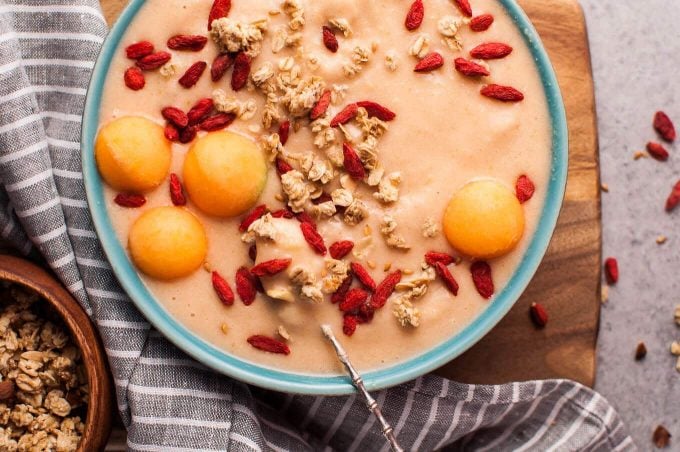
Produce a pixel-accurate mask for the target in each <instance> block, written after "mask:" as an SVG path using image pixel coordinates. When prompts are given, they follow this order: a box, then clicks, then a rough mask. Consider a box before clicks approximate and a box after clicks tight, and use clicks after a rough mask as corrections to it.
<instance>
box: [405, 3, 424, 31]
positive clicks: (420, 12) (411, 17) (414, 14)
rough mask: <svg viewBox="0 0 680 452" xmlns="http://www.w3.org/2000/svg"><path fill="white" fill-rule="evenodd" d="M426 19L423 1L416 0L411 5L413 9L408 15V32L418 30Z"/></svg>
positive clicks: (406, 22) (406, 24)
mask: <svg viewBox="0 0 680 452" xmlns="http://www.w3.org/2000/svg"><path fill="white" fill-rule="evenodd" d="M424 17H425V5H423V0H416V1H415V2H413V3H412V4H411V7H410V8H409V10H408V13H407V14H406V21H405V22H404V25H405V26H406V29H407V30H408V31H413V30H417V29H418V28H419V27H420V25H421V24H422V23H423V18H424Z"/></svg>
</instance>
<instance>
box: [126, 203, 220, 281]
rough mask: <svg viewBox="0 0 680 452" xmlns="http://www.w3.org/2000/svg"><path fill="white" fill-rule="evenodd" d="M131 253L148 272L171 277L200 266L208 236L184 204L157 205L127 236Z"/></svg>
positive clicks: (133, 259)
mask: <svg viewBox="0 0 680 452" xmlns="http://www.w3.org/2000/svg"><path fill="white" fill-rule="evenodd" d="M128 248H129V250H130V256H131V257H132V261H133V262H134V263H135V265H136V266H137V268H139V269H140V270H141V271H142V272H144V273H146V274H147V275H149V276H151V277H153V278H157V279H162V280H171V279H177V278H181V277H184V276H188V275H190V274H191V273H193V272H194V271H195V270H196V269H198V268H199V267H200V266H201V265H202V264H203V262H205V257H206V254H207V252H208V238H207V236H206V234H205V229H203V225H202V224H201V222H200V221H198V219H197V218H196V217H195V216H194V215H193V214H191V213H190V212H189V211H188V210H186V209H184V208H182V207H156V208H155V209H150V210H148V211H146V212H145V213H144V214H142V216H140V217H139V218H138V219H137V221H135V223H134V224H133V225H132V228H131V229H130V235H129V236H128Z"/></svg>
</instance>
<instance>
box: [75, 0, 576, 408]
mask: <svg viewBox="0 0 680 452" xmlns="http://www.w3.org/2000/svg"><path fill="white" fill-rule="evenodd" d="M499 1H500V3H501V4H502V5H503V6H504V7H505V9H506V10H507V12H508V13H509V15H510V17H512V20H513V21H514V22H515V24H516V26H517V27H518V28H519V30H521V32H522V34H523V36H524V39H525V41H526V44H527V45H528V46H529V48H530V49H531V52H532V54H533V57H534V60H535V61H536V66H537V68H538V70H539V72H540V75H541V79H542V82H543V89H544V91H545V96H546V97H547V99H548V103H549V110H550V117H551V122H552V167H551V178H550V185H549V187H548V194H547V197H546V201H545V206H544V208H543V212H542V214H541V219H540V223H539V225H538V229H537V231H536V233H535V234H534V236H533V238H532V240H531V244H530V245H529V247H528V249H527V251H526V253H525V255H524V257H523V259H522V262H521V264H520V266H519V267H518V269H517V271H516V272H515V273H514V275H513V276H512V278H511V279H510V282H509V283H508V284H507V286H506V287H505V288H504V289H503V290H502V292H500V293H498V294H497V296H496V299H495V300H494V301H493V302H492V303H491V304H490V305H489V307H488V308H487V309H486V310H485V311H484V312H483V313H482V314H481V315H480V316H479V317H477V318H476V319H475V320H474V321H473V322H472V323H471V324H469V325H468V326H467V327H466V328H465V329H463V330H462V331H460V332H459V333H458V334H456V335H455V336H453V337H451V338H450V339H448V340H447V341H445V342H443V343H441V344H439V345H438V346H436V347H434V348H432V349H430V350H428V351H426V352H425V353H422V354H420V355H418V356H415V357H413V358H411V359H409V360H408V361H404V362H402V363H399V364H395V365H392V366H390V367H387V368H384V369H380V370H376V371H372V372H367V373H366V374H365V375H364V381H365V382H366V386H367V387H368V389H369V390H377V389H381V388H386V387H390V386H394V385H397V384H400V383H403V382H406V381H408V380H411V379H414V378H416V377H418V376H420V375H423V374H426V373H427V372H430V371H432V370H434V369H437V368H438V367H440V366H442V365H444V364H446V363H447V362H449V361H451V360H452V359H453V358H455V357H457V356H459V355H460V354H462V353H463V352H465V351H466V350H467V349H468V348H470V347H471V346H472V345H473V344H475V343H476V342H477V341H479V340H480V339H481V338H482V337H483V336H484V335H485V334H486V333H488V332H489V331H490V330H491V329H492V328H493V327H494V326H495V325H496V324H497V323H498V322H499V321H500V320H501V319H502V318H503V316H504V315H505V314H506V313H507V312H508V311H509V310H510V308H511V307H512V306H513V304H514V303H515V302H516V301H517V300H518V299H519V297H520V295H521V294H522V292H523V291H524V290H525V288H526V287H527V285H528V284H529V281H531V278H532V277H533V276H534V273H535V272H536V269H537V268H538V265H539V264H540V262H541V260H542V259H543V256H544V255H545V252H546V250H547V248H548V245H549V243H550V239H551V237H552V234H553V231H554V229H555V225H556V223H557V217H558V215H559V212H560V208H561V206H562V200H563V197H564V190H565V185H566V180H567V166H568V142H567V140H568V138H567V121H566V116H565V113H564V105H563V103H562V96H561V94H560V90H559V87H558V85H557V79H556V77H555V73H554V71H553V68H552V65H551V63H550V60H549V59H548V55H547V54H546V52H545V49H544V48H543V45H542V44H541V41H540V39H539V37H538V34H537V33H536V30H535V29H534V27H533V25H532V24H531V22H530V21H529V19H528V18H527V16H526V14H525V13H524V11H522V9H521V8H520V7H519V6H518V5H517V3H515V1H514V0H499ZM143 4H144V0H132V1H131V2H130V4H129V5H128V7H127V8H126V9H125V11H124V12H123V13H122V15H121V16H120V18H119V19H118V22H116V24H115V25H114V27H113V29H112V30H111V33H109V36H108V38H107V39H106V41H105V42H104V46H103V48H102V51H101V54H100V55H99V59H98V61H97V64H96V66H95V68H94V73H93V76H92V81H91V83H90V89H89V92H88V96H87V101H86V105H85V113H84V117H83V128H82V151H83V156H82V158H83V174H84V179H85V186H86V189H87V198H88V202H89V205H90V211H91V213H92V218H93V220H94V224H95V227H96V229H97V233H98V235H99V239H100V240H101V243H102V245H103V248H104V251H105V252H106V254H107V256H108V259H109V261H110V262H111V266H112V267H113V269H114V271H115V273H116V275H117V277H118V279H119V281H120V283H121V285H122V286H123V288H124V289H125V290H126V292H127V293H128V295H129V296H130V297H131V298H132V300H133V302H134V303H135V304H136V306H137V308H139V310H140V311H141V312H142V313H143V314H144V315H145V316H146V318H147V319H149V321H150V322H151V323H152V324H153V326H154V327H155V328H157V329H158V330H159V331H160V332H161V333H163V334H164V335H165V337H167V338H168V339H169V340H170V341H171V342H173V343H174V344H175V345H176V346H177V347H179V348H180V349H182V350H184V351H185V352H186V353H187V354H189V355H191V356H192V357H194V358H195V359H196V360H198V361H200V362H202V363H203V364H205V365H206V366H208V367H211V368H213V369H215V370H216V371H218V372H221V373H223V374H225V375H228V376H231V377H234V378H237V379H239V380H241V381H244V382H246V383H250V384H253V385H257V386H261V387H264V388H268V389H272V390H276V391H283V392H291V393H300V394H323V395H340V394H350V393H353V392H354V388H353V387H352V385H351V383H350V381H349V379H348V378H347V377H345V376H342V375H339V376H318V375H304V374H299V373H292V372H284V371H280V370H276V369H271V368H267V367H263V366H260V365H257V364H254V363H252V362H248V361H244V360H242V359H239V358H238V357H236V356H233V355H230V354H229V353H227V352H225V351H224V350H220V349H219V348H217V347H215V346H213V345H211V344H209V343H208V342H206V341H204V340H202V339H201V338H199V337H198V336H196V335H195V334H193V333H192V332H191V331H189V330H188V329H187V328H185V327H184V326H183V325H181V324H180V323H178V322H177V321H176V320H175V319H174V318H173V317H172V316H170V315H169V314H168V312H166V311H165V309H163V307H162V305H161V304H160V303H159V302H158V301H157V300H156V299H155V298H154V296H153V295H152V294H151V293H150V292H149V290H148V289H147V288H146V286H145V285H144V283H143V282H142V280H141V279H140V277H139V275H138V273H137V270H136V269H135V267H134V266H133V264H132V263H131V262H130V260H129V259H128V257H127V255H126V253H125V249H124V246H123V245H122V244H121V243H120V242H119V241H118V239H117V237H116V234H115V232H114V230H113V227H112V224H111V221H110V219H109V216H108V213H107V210H106V206H105V202H104V190H103V186H102V180H101V178H100V176H99V173H98V172H97V167H96V163H95V158H94V141H95V136H96V133H97V128H98V123H99V107H100V102H101V99H102V90H103V87H104V82H105V80H106V75H107V73H108V71H109V66H110V62H111V59H112V57H113V55H114V53H115V52H116V51H117V50H118V48H119V46H120V44H121V38H122V36H123V34H124V33H125V30H126V29H127V27H128V25H129V24H130V22H131V21H132V19H133V18H134V16H135V15H136V14H137V12H138V11H139V9H140V8H141V7H142V6H143Z"/></svg>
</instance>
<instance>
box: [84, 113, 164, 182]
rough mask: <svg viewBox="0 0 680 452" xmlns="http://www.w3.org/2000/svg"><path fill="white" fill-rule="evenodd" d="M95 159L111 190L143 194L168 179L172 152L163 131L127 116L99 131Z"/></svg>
mask: <svg viewBox="0 0 680 452" xmlns="http://www.w3.org/2000/svg"><path fill="white" fill-rule="evenodd" d="M95 158H96V159H97V167H98V168H99V173H100V174H101V175H102V177H103V178H104V180H105V181H106V183H107V184H109V185H110V186H111V187H113V188H114V189H116V190H119V191H129V192H135V193H143V192H147V191H149V190H153V189H154V188H156V187H158V186H159V185H160V184H161V182H163V181H164V180H165V178H166V177H167V176H168V171H169V169H170V160H171V158H172V149H171V145H170V142H169V141H168V140H167V139H166V138H165V136H164V135H163V127H161V126H160V125H158V124H156V123H155V122H153V121H151V120H149V119H146V118H142V117H139V116H125V117H122V118H119V119H115V120H113V121H111V122H110V123H108V124H106V125H105V126H104V127H102V129H101V130H100V131H99V135H98V136H97V142H96V143H95Z"/></svg>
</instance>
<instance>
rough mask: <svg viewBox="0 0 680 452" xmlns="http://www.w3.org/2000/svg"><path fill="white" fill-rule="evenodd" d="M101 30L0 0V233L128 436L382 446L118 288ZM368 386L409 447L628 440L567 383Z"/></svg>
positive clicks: (242, 445)
mask: <svg viewBox="0 0 680 452" xmlns="http://www.w3.org/2000/svg"><path fill="white" fill-rule="evenodd" d="M157 1H162V0H157ZM206 1H207V0H206ZM106 33H107V27H106V23H105V21H104V19H103V18H102V15H101V11H100V7H99V4H98V2H97V1H95V0H0V231H1V236H2V237H3V238H4V239H5V240H7V241H9V242H11V243H12V244H13V245H15V246H16V248H17V249H18V250H20V251H21V252H22V253H24V254H26V255H34V256H42V258H43V259H44V260H45V261H46V262H47V264H49V266H50V267H51V268H52V270H53V271H54V272H55V273H56V274H57V275H58V277H59V278H60V279H61V281H62V282H63V283H64V285H65V286H66V287H67V288H68V290H69V291H70V292H71V293H72V294H73V296H74V297H76V298H77V299H78V301H79V302H80V303H81V305H82V306H83V308H84V309H85V310H87V312H88V314H90V316H91V318H92V321H93V322H94V323H95V324H96V326H97V327H98V329H99V332H100V334H101V336H102V339H103V341H104V344H105V347H106V351H107V353H108V357H109V361H110V364H111V370H112V372H113V374H114V378H115V386H116V392H117V402H118V409H119V410H120V414H121V416H122V418H123V421H124V423H125V426H126V428H127V430H128V443H127V444H128V447H129V448H130V449H131V450H139V451H164V452H172V451H188V450H197V449H199V450H226V449H229V450H248V451H251V450H258V451H259V450H295V451H305V450H323V449H331V450H335V449H337V450H349V451H354V450H359V451H373V450H376V451H378V450H383V451H385V450H387V448H388V447H387V444H386V442H385V441H384V439H383V437H382V435H381V432H380V429H379V428H378V425H377V423H376V422H375V421H374V419H373V418H372V417H371V416H369V414H368V411H367V410H366V407H365V406H364V405H363V403H362V401H361V400H360V399H359V398H357V397H354V396H351V397H309V396H293V395H286V394H279V393H273V392H269V391H264V390H261V389H257V388H252V387H249V386H247V385H246V384H244V383H241V382H238V381H233V380H231V379H229V378H226V377H224V376H222V375H218V374H216V373H214V372H212V371H210V370H209V369H207V368H205V367H203V366H202V365H201V364H199V363H197V362H195V361H193V360H192V359H190V358H189V357H187V356H186V355H184V354H183V353H182V352H181V351H180V350H178V349H177V348H175V347H174V346H173V345H172V344H170V343H169V342H168V341H167V340H166V339H164V338H163V337H162V336H161V335H159V334H158V333H157V332H155V331H154V330H153V329H152V328H151V327H150V325H149V324H148V323H147V321H146V320H145V319H144V317H142V316H141V315H140V313H139V312H138V311H137V310H136V309H135V307H134V305H133V304H132V303H131V302H130V300H129V298H128V297H127V296H126V295H125V293H124V292H123V291H122V290H121V288H120V286H119V284H118V282H117V281H116V278H115V277H114V275H113V273H112V271H111V268H110V266H109V264H108V263H107V261H106V258H105V257H104V254H103V252H102V249H101V248H100V245H99V242H98V240H97V236H96V234H95V232H94V228H93V225H92V221H91V219H90V215H89V212H88V208H87V204H86V202H85V192H84V189H83V180H82V173H81V161H80V146H79V135H80V120H81V118H80V116H81V113H82V110H83V104H84V100H85V94H86V87H87V84H88V81H89V79H90V73H91V71H92V67H93V62H94V60H95V58H96V56H97V53H98V51H99V48H100V46H101V44H102V41H103V39H104V37H105V36H106ZM375 397H376V399H377V401H378V403H379V404H380V406H381V407H382V410H383V413H385V415H386V417H387V419H388V421H389V422H390V423H391V424H392V425H393V426H394V427H395V431H396V436H397V439H398V441H399V442H400V443H401V445H402V447H404V448H405V449H408V450H433V449H438V448H442V447H446V448H451V449H474V450H493V451H498V450H518V451H521V450H564V451H567V450H569V451H571V450H634V449H635V447H634V445H633V443H632V440H631V438H630V437H629V436H628V434H627V432H626V429H625V427H624V426H623V424H622V423H621V420H620V419H619V417H618V415H617V414H616V412H615V411H614V409H613V408H612V407H611V406H610V405H609V404H608V403H607V401H605V400H604V399H603V398H602V397H601V396H600V395H598V394H597V393H595V392H593V391H592V390H590V389H588V388H586V387H584V386H581V385H579V384H577V383H574V382H571V381H564V380H555V381H534V382H527V383H512V384H508V385H503V386H473V385H463V384H459V383H454V382H451V381H448V380H445V379H442V378H437V377H432V376H427V377H423V378H419V379H417V380H415V381H413V382H410V383H407V384H404V385H401V386H399V387H396V388H393V389H390V390H386V391H382V392H379V393H377V394H375Z"/></svg>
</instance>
